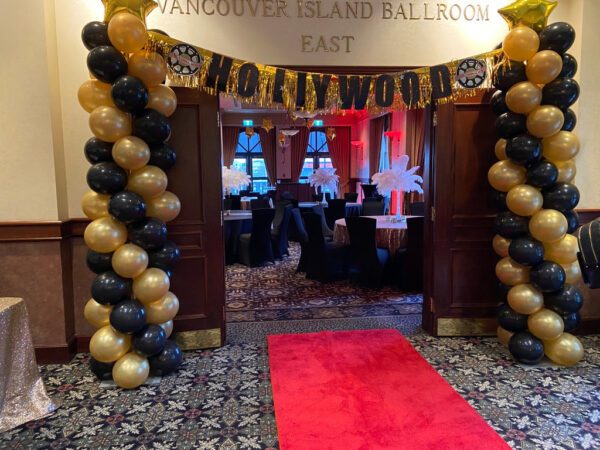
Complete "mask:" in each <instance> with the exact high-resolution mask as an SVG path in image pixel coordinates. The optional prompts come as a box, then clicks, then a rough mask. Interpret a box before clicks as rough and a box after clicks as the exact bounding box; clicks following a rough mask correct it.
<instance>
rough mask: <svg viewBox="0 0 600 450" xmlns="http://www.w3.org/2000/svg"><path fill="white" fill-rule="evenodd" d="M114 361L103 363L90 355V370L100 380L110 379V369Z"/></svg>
mask: <svg viewBox="0 0 600 450" xmlns="http://www.w3.org/2000/svg"><path fill="white" fill-rule="evenodd" d="M114 365H115V363H103V362H100V361H98V360H96V359H94V358H92V357H91V356H90V370H91V371H92V373H93V374H94V375H96V377H97V378H98V379H99V380H101V381H105V380H112V369H113V366H114Z"/></svg>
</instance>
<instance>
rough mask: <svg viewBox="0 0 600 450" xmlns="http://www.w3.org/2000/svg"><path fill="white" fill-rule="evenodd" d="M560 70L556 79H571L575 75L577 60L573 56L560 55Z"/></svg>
mask: <svg viewBox="0 0 600 450" xmlns="http://www.w3.org/2000/svg"><path fill="white" fill-rule="evenodd" d="M562 63H563V66H562V70H561V71H560V73H559V74H558V78H573V77H574V76H575V74H576V73H577V60H576V59H575V57H574V56H573V55H570V54H569V53H565V54H564V55H562Z"/></svg>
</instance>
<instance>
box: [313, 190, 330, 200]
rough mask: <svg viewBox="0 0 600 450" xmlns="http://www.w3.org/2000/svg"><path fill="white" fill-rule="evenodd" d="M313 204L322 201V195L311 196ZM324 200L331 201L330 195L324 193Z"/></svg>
mask: <svg viewBox="0 0 600 450" xmlns="http://www.w3.org/2000/svg"><path fill="white" fill-rule="evenodd" d="M312 199H313V202H320V201H321V200H323V194H313V195H312ZM325 200H327V201H329V200H331V194H330V193H329V192H325Z"/></svg>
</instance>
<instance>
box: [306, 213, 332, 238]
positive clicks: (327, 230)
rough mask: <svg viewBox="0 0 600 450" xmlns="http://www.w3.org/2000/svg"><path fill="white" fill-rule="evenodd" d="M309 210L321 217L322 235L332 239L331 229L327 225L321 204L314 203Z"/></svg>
mask: <svg viewBox="0 0 600 450" xmlns="http://www.w3.org/2000/svg"><path fill="white" fill-rule="evenodd" d="M311 212H313V213H314V214H316V215H318V216H320V217H321V227H322V230H321V231H322V232H323V236H325V238H327V239H330V240H331V239H333V230H331V228H329V225H327V218H326V217H325V210H324V209H323V205H316V206H313V207H312V208H311Z"/></svg>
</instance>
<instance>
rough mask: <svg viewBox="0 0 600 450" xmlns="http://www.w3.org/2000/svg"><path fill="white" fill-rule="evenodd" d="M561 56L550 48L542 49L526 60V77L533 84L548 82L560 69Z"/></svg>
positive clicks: (561, 64)
mask: <svg viewBox="0 0 600 450" xmlns="http://www.w3.org/2000/svg"><path fill="white" fill-rule="evenodd" d="M562 66H563V63H562V58H561V57H560V55H559V54H558V53H556V52H555V51H552V50H542V51H541V52H538V53H536V54H535V55H533V57H532V58H531V59H530V60H529V61H527V68H526V69H525V70H526V73H527V79H528V80H529V81H531V82H532V83H535V84H548V83H550V82H551V81H552V80H554V79H555V78H556V77H557V76H558V74H560V71H561V70H562Z"/></svg>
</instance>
